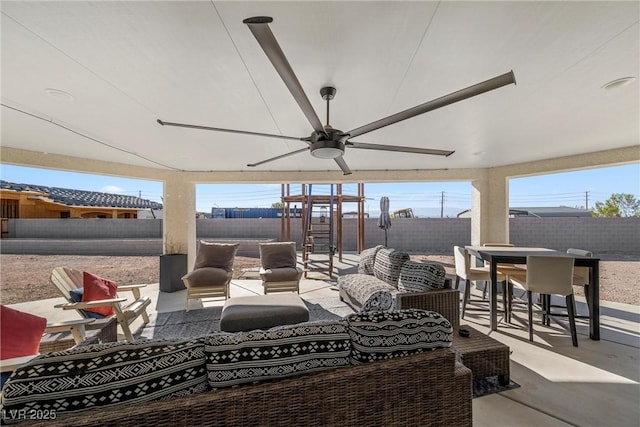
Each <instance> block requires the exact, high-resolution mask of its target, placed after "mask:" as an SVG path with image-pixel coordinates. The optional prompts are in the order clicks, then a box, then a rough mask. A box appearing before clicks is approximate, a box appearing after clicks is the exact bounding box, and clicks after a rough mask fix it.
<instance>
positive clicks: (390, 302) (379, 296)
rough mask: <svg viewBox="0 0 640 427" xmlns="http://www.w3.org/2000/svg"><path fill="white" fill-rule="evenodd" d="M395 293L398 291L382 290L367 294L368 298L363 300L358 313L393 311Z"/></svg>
mask: <svg viewBox="0 0 640 427" xmlns="http://www.w3.org/2000/svg"><path fill="white" fill-rule="evenodd" d="M397 293H398V290H397V289H395V288H394V289H393V291H389V290H387V289H382V290H376V291H372V292H369V296H367V297H366V299H365V300H364V303H363V304H362V307H360V311H361V312H363V311H374V310H386V311H389V310H393V307H394V304H395V299H394V295H395V294H397Z"/></svg>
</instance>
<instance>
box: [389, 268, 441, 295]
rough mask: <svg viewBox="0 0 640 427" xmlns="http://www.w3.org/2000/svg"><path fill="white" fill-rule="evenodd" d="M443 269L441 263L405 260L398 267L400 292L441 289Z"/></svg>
mask: <svg viewBox="0 0 640 427" xmlns="http://www.w3.org/2000/svg"><path fill="white" fill-rule="evenodd" d="M444 279H445V270H444V267H443V266H442V265H441V264H435V263H421V262H415V261H407V262H405V263H404V264H402V267H401V268H400V278H399V279H398V290H399V291H400V292H426V291H431V290H434V289H443V288H444Z"/></svg>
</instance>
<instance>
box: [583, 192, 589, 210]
mask: <svg viewBox="0 0 640 427" xmlns="http://www.w3.org/2000/svg"><path fill="white" fill-rule="evenodd" d="M584 208H585V209H586V210H589V192H588V191H585V192H584Z"/></svg>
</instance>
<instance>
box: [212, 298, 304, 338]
mask: <svg viewBox="0 0 640 427" xmlns="http://www.w3.org/2000/svg"><path fill="white" fill-rule="evenodd" d="M308 320H309V309H308V308H307V306H306V305H305V304H304V301H302V298H300V297H299V296H298V295H297V294H294V293H293V292H291V293H289V292H286V293H277V294H267V295H256V296H250V297H236V298H229V299H228V300H227V301H226V302H225V303H224V306H223V307H222V314H221V315H220V330H222V331H225V332H239V331H252V330H254V329H269V328H272V327H274V326H280V325H293V324H295V323H301V322H306V321H308Z"/></svg>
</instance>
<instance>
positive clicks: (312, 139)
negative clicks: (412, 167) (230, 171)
mask: <svg viewBox="0 0 640 427" xmlns="http://www.w3.org/2000/svg"><path fill="white" fill-rule="evenodd" d="M242 22H243V23H245V24H247V26H248V27H249V30H250V31H251V33H252V34H253V35H254V37H255V38H256V40H257V41H258V44H259V45H260V47H262V50H263V51H264V53H265V54H266V55H267V58H269V60H270V61H271V64H273V66H274V68H275V69H276V71H277V72H278V74H279V75H280V77H281V78H282V80H283V81H284V84H285V85H286V86H287V88H288V89H289V92H291V95H292V96H293V98H294V99H295V101H296V102H297V103H298V106H299V107H300V109H301V110H302V112H303V113H304V115H305V116H306V118H307V120H308V121H309V123H310V124H311V127H312V128H313V132H311V135H310V136H308V137H294V136H285V135H276V134H270V133H261V132H251V131H244V130H236V129H225V128H217V127H211V126H202V125H193V124H186V123H175V122H166V121H163V120H160V119H158V123H159V124H161V125H163V126H164V125H166V126H177V127H184V128H190V129H202V130H212V131H217V132H229V133H239V134H244V135H254V136H262V137H269V138H279V139H290V140H295V141H302V142H305V143H306V144H307V147H305V148H302V149H299V150H295V151H292V152H289V153H285V154H281V155H279V156H276V157H272V158H270V159H266V160H262V161H259V162H256V163H249V164H248V165H247V166H250V167H255V166H259V165H262V164H264V163H268V162H272V161H275V160H279V159H282V158H285V157H289V156H292V155H294V154H298V153H302V152H303V151H307V150H309V151H310V152H311V155H312V156H313V157H317V158H319V159H333V160H334V161H335V162H336V163H337V164H338V166H339V167H340V169H341V170H342V172H343V173H344V174H345V175H349V174H350V173H351V169H349V166H347V163H346V162H345V161H344V158H343V155H344V153H345V149H346V148H347V147H349V149H351V148H358V149H363V150H378V151H396V152H401V153H415V154H430V155H435V156H445V157H448V156H450V155H452V154H453V153H454V151H453V150H439V149H432V148H418V147H403V146H398V145H383V144H369V143H365V142H356V141H352V140H351V138H355V137H358V136H360V135H364V134H366V133H369V132H372V131H374V130H377V129H380V128H383V127H385V126H389V125H392V124H394V123H398V122H400V121H403V120H407V119H410V118H412V117H415V116H418V115H420V114H424V113H426V112H429V111H433V110H435V109H438V108H442V107H445V106H447V105H450V104H453V103H456V102H458V101H462V100H464V99H468V98H471V97H473V96H476V95H480V94H483V93H485V92H489V91H491V90H494V89H498V88H500V87H502V86H506V85H509V84H515V83H516V79H515V75H514V74H513V71H509V72H507V73H505V74H502V75H499V76H497V77H494V78H492V79H489V80H486V81H483V82H480V83H478V84H475V85H473V86H469V87H467V88H464V89H461V90H458V91H456V92H453V93H450V94H448V95H444V96H442V97H440V98H436V99H434V100H431V101H428V102H425V103H424V104H420V105H418V106H415V107H412V108H409V109H407V110H404V111H401V112H399V113H396V114H392V115H391V116H388V117H385V118H382V119H380V120H376V121H374V122H371V123H369V124H366V125H364V126H360V127H358V128H356V129H352V130H350V131H348V132H343V131H341V130H338V129H335V128H333V127H332V126H331V125H330V124H329V102H330V101H331V100H332V99H333V98H334V97H335V95H336V89H335V88H334V87H329V86H327V87H323V88H322V89H321V90H320V95H321V96H322V99H324V100H326V101H327V124H326V125H323V124H322V122H321V121H320V119H319V117H318V115H317V114H316V112H315V110H314V109H313V106H312V105H311V102H310V101H309V98H307V95H306V94H305V92H304V90H303V89H302V85H301V84H300V82H299V81H298V78H297V77H296V75H295V73H294V72H293V69H292V68H291V65H290V64H289V61H287V58H286V56H285V55H284V52H283V51H282V49H281V48H280V45H279V44H278V41H277V40H276V38H275V36H274V35H273V33H272V32H271V29H270V28H269V24H270V23H271V22H273V18H270V17H267V16H257V17H253V18H247V19H245V20H244V21H242Z"/></svg>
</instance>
